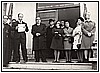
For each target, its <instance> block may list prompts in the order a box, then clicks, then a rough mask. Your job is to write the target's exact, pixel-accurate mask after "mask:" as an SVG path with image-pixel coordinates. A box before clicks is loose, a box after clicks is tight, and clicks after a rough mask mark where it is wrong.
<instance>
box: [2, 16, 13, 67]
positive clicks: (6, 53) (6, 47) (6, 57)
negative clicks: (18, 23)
mask: <svg viewBox="0 0 100 73" xmlns="http://www.w3.org/2000/svg"><path fill="white" fill-rule="evenodd" d="M9 24H10V21H9V20H8V16H6V15H5V16H3V26H4V27H3V67H7V66H8V63H9V61H10V55H11V49H10V33H11V26H10V25H9Z"/></svg>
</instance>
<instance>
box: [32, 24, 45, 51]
mask: <svg viewBox="0 0 100 73" xmlns="http://www.w3.org/2000/svg"><path fill="white" fill-rule="evenodd" d="M31 33H32V35H33V50H41V49H46V37H45V34H46V25H45V24H42V23H40V25H39V26H38V25H37V24H35V25H33V26H32V30H31ZM36 33H40V35H39V36H36Z"/></svg>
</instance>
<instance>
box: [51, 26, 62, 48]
mask: <svg viewBox="0 0 100 73" xmlns="http://www.w3.org/2000/svg"><path fill="white" fill-rule="evenodd" d="M55 32H58V33H55ZM52 33H53V34H54V36H53V39H52V43H51V48H52V49H55V50H63V29H61V28H56V27H55V28H53V30H52ZM58 34H60V35H61V36H59V35H58Z"/></svg>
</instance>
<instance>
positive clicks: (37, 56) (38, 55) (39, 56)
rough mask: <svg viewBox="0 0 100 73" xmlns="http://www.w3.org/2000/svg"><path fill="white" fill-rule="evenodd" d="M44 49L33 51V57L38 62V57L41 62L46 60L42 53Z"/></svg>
mask: <svg viewBox="0 0 100 73" xmlns="http://www.w3.org/2000/svg"><path fill="white" fill-rule="evenodd" d="M44 52H45V50H36V51H35V58H36V61H37V62H39V61H40V58H41V60H42V62H44V61H46V56H45V55H44Z"/></svg>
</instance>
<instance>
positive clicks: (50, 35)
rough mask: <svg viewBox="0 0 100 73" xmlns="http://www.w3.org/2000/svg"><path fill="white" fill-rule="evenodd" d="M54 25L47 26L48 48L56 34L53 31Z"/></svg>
mask: <svg viewBox="0 0 100 73" xmlns="http://www.w3.org/2000/svg"><path fill="white" fill-rule="evenodd" d="M53 28H54V27H52V28H51V27H50V26H48V27H47V28H46V47H47V48H48V49H50V46H51V42H52V38H53V36H54V34H53V33H52V29H53Z"/></svg>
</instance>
